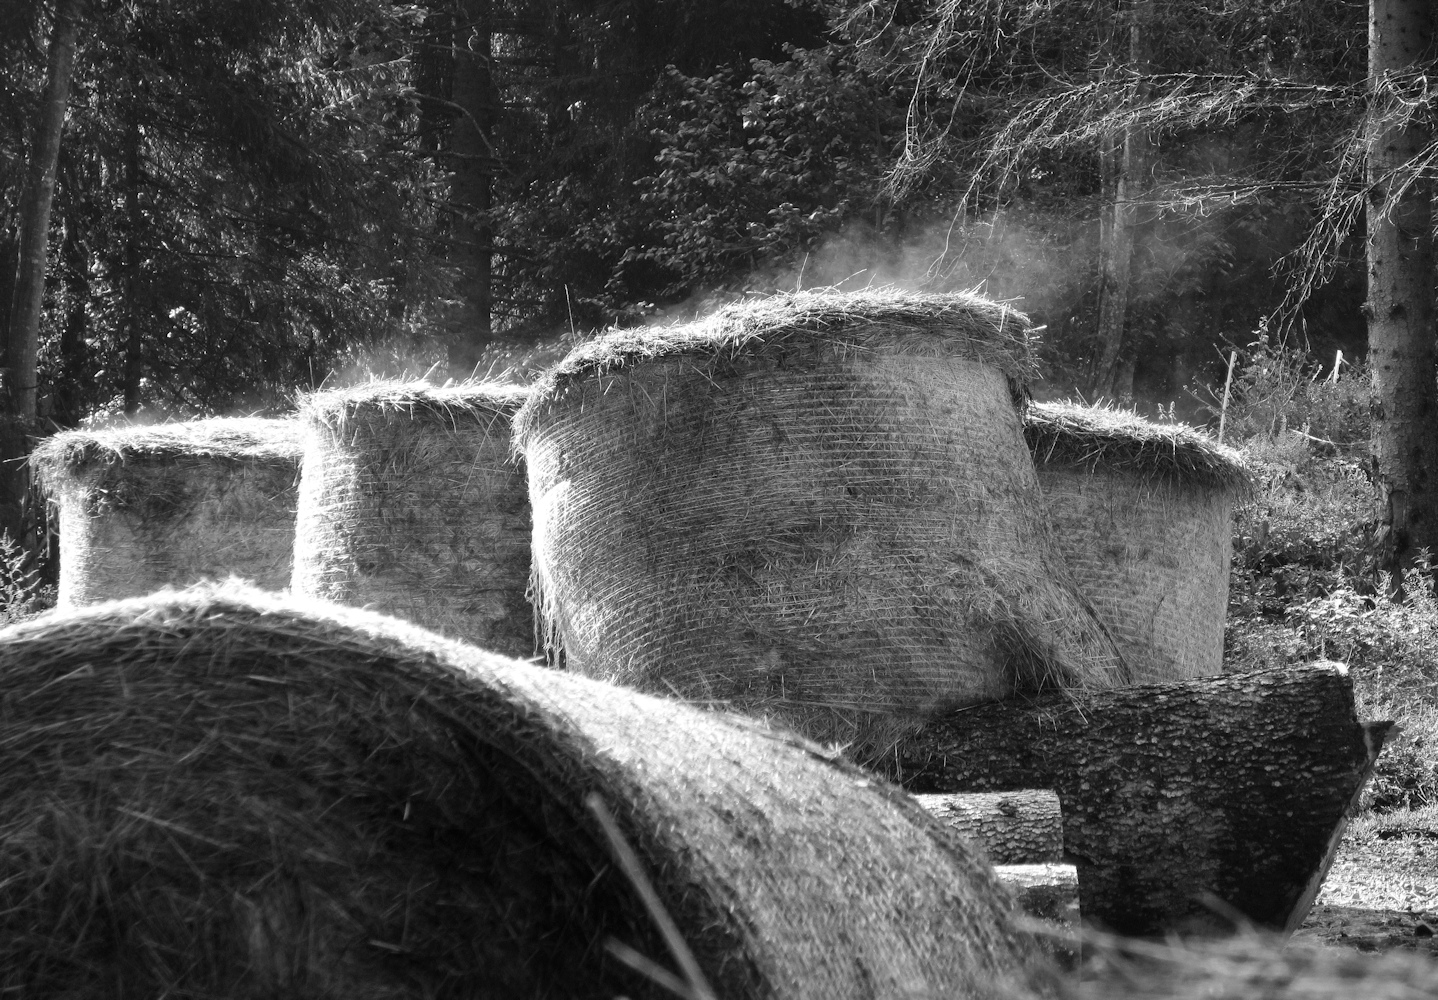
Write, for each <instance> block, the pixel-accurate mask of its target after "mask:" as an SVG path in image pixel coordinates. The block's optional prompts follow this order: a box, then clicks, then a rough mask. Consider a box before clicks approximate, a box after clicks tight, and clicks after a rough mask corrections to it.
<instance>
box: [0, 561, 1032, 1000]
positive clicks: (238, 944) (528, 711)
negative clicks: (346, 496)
mask: <svg viewBox="0 0 1438 1000" xmlns="http://www.w3.org/2000/svg"><path fill="white" fill-rule="evenodd" d="M0 691H3V692H4V696H3V699H0V733H3V734H4V736H3V740H4V748H5V753H4V754H3V756H0V801H4V802H5V806H6V808H5V811H4V814H3V815H0V990H4V991H5V992H7V993H13V994H14V995H17V996H21V995H23V996H41V995H44V996H82V995H84V996H89V995H92V994H91V992H90V991H91V990H92V989H94V988H96V987H98V985H99V984H104V987H105V990H106V993H105V995H107V996H110V995H114V996H160V995H176V996H226V997H256V998H258V997H274V996H312V997H362V998H376V997H435V996H454V997H472V996H478V997H506V998H509V997H516V998H524V997H541V996H543V997H559V996H562V997H579V998H590V997H592V998H603V1000H611V998H612V997H614V996H618V995H627V996H631V997H636V998H639V997H661V996H663V997H668V996H671V995H672V994H669V993H667V992H664V991H662V990H660V989H658V988H657V987H655V986H653V985H652V984H649V983H647V982H646V981H645V980H644V979H643V978H641V977H638V976H636V975H635V974H634V973H632V972H631V971H630V970H629V969H627V968H626V967H624V966H622V965H621V964H619V963H618V962H616V961H615V960H614V959H612V958H611V957H610V956H609V950H608V946H607V944H606V942H607V941H609V939H611V938H613V939H614V940H616V941H618V942H620V943H622V944H623V945H627V946H629V947H630V948H633V949H635V950H637V951H639V952H640V953H641V954H643V955H646V956H648V957H649V958H651V959H652V960H654V961H656V962H658V963H659V964H660V965H662V966H664V967H666V968H673V967H674V963H673V962H672V961H671V959H670V956H669V955H668V953H667V952H666V948H665V945H664V943H663V941H662V939H661V938H660V936H659V934H658V933H657V932H656V931H655V930H654V926H653V922H652V920H651V919H650V917H649V916H648V915H647V914H646V911H645V909H644V907H643V905H642V904H641V902H640V901H639V899H638V897H637V893H636V891H635V889H634V886H633V884H632V883H631V882H630V881H629V880H628V879H627V878H626V877H625V876H624V875H623V874H621V871H620V869H619V866H617V865H616V864H615V863H614V860H613V858H614V855H613V853H612V848H611V847H610V845H609V842H608V841H606V839H605V837H604V835H603V834H602V827H601V825H600V823H599V822H598V821H597V819H596V816H595V814H594V813H593V812H592V811H591V810H590V809H589V808H587V807H586V804H585V803H586V799H587V797H588V796H589V795H590V794H591V793H597V794H598V795H599V796H600V798H601V799H602V800H603V801H605V802H607V803H608V805H609V808H610V810H611V812H612V813H613V815H614V817H615V819H616V820H617V823H618V826H619V828H620V830H621V833H622V835H623V838H624V840H625V841H626V842H628V843H629V844H630V845H632V847H633V849H634V850H635V852H636V853H637V854H638V857H639V859H640V862H641V867H642V870H644V871H645V872H647V874H648V876H649V878H650V879H652V882H653V884H654V886H655V890H656V892H657V894H658V896H659V898H660V900H661V903H662V905H663V907H664V909H665V910H666V911H667V912H668V913H669V914H670V915H671V916H672V917H673V919H674V921H675V922H676V923H677V925H678V928H679V931H680V934H681V935H682V937H683V938H684V939H685V940H686V941H687V943H688V945H689V947H690V948H691V949H692V952H693V955H694V957H695V958H696V959H697V962H698V965H699V967H700V969H701V970H702V972H703V973H704V974H705V976H706V977H707V978H708V979H709V981H710V983H711V985H712V986H713V987H714V988H715V989H716V991H717V992H718V995H720V996H723V997H727V998H746V997H753V998H760V997H763V998H776V1000H783V998H801V997H803V998H810V997H812V998H815V1000H818V998H823V1000H833V998H848V997H852V998H861V997H862V998H873V997H897V996H926V997H927V996H935V997H938V996H942V997H994V996H997V995H1000V990H1001V987H1002V986H1003V984H1005V983H1007V984H1008V985H1016V982H1017V981H1018V980H1020V979H1022V978H1023V977H1024V976H1025V975H1027V972H1026V970H1025V968H1024V963H1025V958H1024V954H1025V951H1026V946H1025V945H1024V943H1023V941H1022V940H1021V939H1019V938H1017V937H1016V936H1015V933H1014V931H1013V930H1012V928H1011V925H1010V915H1011V909H1010V904H1009V903H1008V902H1007V900H1006V899H1005V897H1004V895H1003V889H1002V888H1001V887H1000V886H999V884H998V883H997V881H996V880H995V878H994V877H993V874H992V872H991V871H990V870H989V869H988V867H987V866H986V865H985V864H984V863H983V862H982V861H981V860H979V859H978V858H977V856H976V855H975V854H974V853H973V851H972V850H971V849H970V848H969V847H968V846H967V845H966V844H965V843H964V842H963V841H961V840H959V839H957V838H955V837H954V836H953V835H952V834H950V833H949V832H948V831H947V830H945V829H944V828H943V827H942V826H941V825H939V824H937V823H935V822H934V821H932V820H931V819H929V817H927V815H925V814H924V812H923V810H922V809H921V808H920V807H919V806H918V805H916V804H915V803H913V802H912V801H910V800H909V799H908V798H907V797H906V796H904V795H902V793H899V792H898V791H897V790H895V789H893V788H892V787H890V786H887V785H885V784H883V783H882V782H881V781H879V780H876V779H874V778H872V777H869V776H865V775H863V774H862V773H860V772H859V771H857V770H856V769H854V768H852V767H850V766H848V765H845V764H843V763H842V762H836V761H835V760H833V759H831V758H830V757H829V756H826V755H824V754H823V753H821V752H820V750H819V748H818V747H815V746H814V745H812V744H808V743H805V742H803V741H801V740H799V739H797V738H795V737H790V736H787V735H785V734H783V733H778V732H775V731H772V730H768V729H766V728H763V727H760V726H758V725H757V724H755V723H751V722H745V721H743V720H737V719H726V718H724V717H722V716H719V715H716V714H711V713H704V712H700V711H697V710H695V709H692V708H690V707H688V706H685V705H682V704H679V703H676V702H672V701H664V700H660V699H654V698H649V697H646V696H644V695H641V694H637V693H635V692H632V691H626V690H624V689H620V688H614V687H610V686H607V685H603V684H599V683H596V682H594V681H591V680H589V679H587V678H582V677H577V676H574V675H572V674H567V673H563V672H559V671H553V670H547V669H544V668H542V667H537V666H533V665H530V664H525V663H521V662H518V661H514V660H509V659H505V658H503V657H499V656H496V655H493V654H489V653H485V652H481V651H479V650H477V649H474V648H473V647H469V646H465V645H462V644H459V643H452V642H449V641H447V640H443V639H440V638H439V637H438V636H435V635H433V634H432V633H428V632H425V631H423V630H420V629H417V628H415V627H413V626H410V625H408V624H406V623H403V622H399V621H395V620H393V619H387V618H383V617H381V616H378V615H374V614H371V613H369V612H364V611H358V610H354V609H346V608H338V607H334V606H326V605H322V604H320V603H319V602H306V601H305V600H303V599H301V598H297V597H294V596H291V595H272V594H263V593H261V592H259V591H253V590H248V589H236V588H220V587H215V586H204V587H199V588H195V589H193V590H190V591H187V592H182V593H174V592H169V593H160V594H157V595H153V596H152V597H149V598H139V599H132V600H130V601H124V602H115V603H112V604H106V605H101V606H98V607H94V608H87V609H83V610H81V611H78V612H71V613H52V614H50V615H47V616H42V617H40V618H37V619H34V620H32V621H29V622H26V623H24V624H22V625H19V626H15V627H12V628H10V629H8V630H5V631H3V632H0Z"/></svg>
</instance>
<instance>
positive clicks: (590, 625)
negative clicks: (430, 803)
mask: <svg viewBox="0 0 1438 1000" xmlns="http://www.w3.org/2000/svg"><path fill="white" fill-rule="evenodd" d="M1031 374H1032V359H1031V351H1030V347H1029V333H1028V328H1027V325H1026V321H1025V319H1024V318H1023V316H1022V315H1020V314H1018V313H1016V312H1014V311H1013V310H1012V309H1009V308H1007V307H1006V306H1003V305H1001V304H998V303H994V302H990V301H988V300H985V299H982V298H979V297H977V296H974V295H920V294H907V293H899V292H891V291H884V292H868V293H862V294H854V295H840V294H833V293H807V294H799V295H793V296H776V297H774V298H768V299H760V300H756V301H752V302H747V303H743V304H740V305H737V306H732V307H729V308H726V309H724V310H721V311H720V312H718V313H716V314H715V315H714V316H712V317H710V318H709V319H708V320H707V321H705V322H703V323H699V324H695V325H691V326H687V327H678V328H667V329H658V330H647V331H639V332H620V333H616V334H613V335H610V336H608V337H605V338H601V339H600V340H598V341H595V342H593V343H591V344H588V345H585V346H582V347H580V348H578V349H577V350H576V351H574V352H573V353H572V354H571V355H570V356H569V358H567V359H566V360H565V361H564V362H562V363H561V364H560V365H558V366H557V367H556V368H555V369H553V370H552V371H551V372H549V373H548V374H547V375H546V376H545V378H544V379H542V380H541V381H540V382H539V383H538V385H537V386H536V388H535V391H534V393H533V395H532V396H531V398H530V401H529V402H528V403H526V405H525V406H524V408H523V409H522V410H521V411H520V412H519V414H518V415H516V417H515V441H516V447H518V448H520V449H521V450H522V452H523V454H524V456H525V459H526V461H527V463H528V466H529V477H530V495H531V498H532V502H533V504H534V520H535V524H534V579H533V584H532V591H533V593H534V595H535V598H536V605H537V608H538V611H539V614H540V615H541V618H542V622H543V628H544V629H545V631H546V633H547V642H548V644H549V645H550V647H551V649H554V648H559V649H562V651H563V654H564V657H565V662H566V663H567V664H568V665H569V666H570V667H571V668H573V669H577V670H579V671H581V672H583V673H585V674H589V675H591V676H598V677H602V678H605V679H610V680H615V681H618V682H620V683H624V684H630V685H634V686H638V687H641V688H644V689H647V690H652V691H658V692H661V693H671V692H677V693H678V694H680V695H682V696H684V697H688V698H693V699H702V700H714V701H722V702H726V703H730V704H733V705H735V706H736V707H740V708H743V709H745V710H747V711H751V712H762V713H769V714H773V715H775V716H778V717H780V718H782V719H783V720H784V721H785V722H786V723H788V724H791V725H795V726H797V727H798V728H800V729H801V730H802V731H804V732H806V733H807V734H808V735H810V736H813V737H815V738H819V739H826V740H839V741H844V742H850V741H859V742H865V743H870V744H879V743H882V742H883V741H884V740H886V739H888V738H889V737H890V735H891V734H892V732H893V731H894V730H895V729H898V728H902V727H904V726H906V725H908V724H910V723H912V722H915V721H917V720H919V719H922V718H924V717H927V716H930V715H934V714H937V713H940V712H943V711H945V710H948V709H952V708H955V707H959V706H961V705H964V704H969V703H973V702H977V701H983V700H988V699H996V698H1002V697H1004V696H1006V695H1009V694H1012V693H1014V692H1015V691H1022V690H1031V689H1036V688H1039V687H1043V686H1051V685H1065V686H1078V687H1083V686H1086V687H1106V686H1110V685H1113V684H1115V683H1118V682H1120V681H1121V680H1122V679H1123V678H1124V676H1125V675H1124V670H1123V667H1122V664H1121V662H1120V660H1119V658H1118V656H1117V655H1116V653H1115V651H1114V647H1113V644H1112V641H1111V639H1110V638H1109V637H1108V636H1107V634H1106V633H1105V632H1104V630H1103V628H1102V626H1101V625H1099V624H1098V623H1097V622H1096V621H1095V619H1094V618H1093V616H1092V614H1091V612H1090V611H1089V609H1088V608H1087V607H1085V605H1084V603H1083V602H1082V600H1081V599H1080V598H1079V597H1077V596H1076V594H1075V592H1074V591H1073V589H1072V586H1071V582H1070V580H1069V577H1068V575H1067V572H1066V571H1065V569H1064V567H1063V564H1062V562H1061V560H1060V559H1059V557H1058V555H1057V553H1056V552H1055V551H1054V550H1053V548H1052V545H1051V542H1050V540H1049V537H1048V534H1047V528H1046V526H1045V522H1044V518H1043V513H1042V507H1041V503H1042V501H1041V497H1040V494H1039V490H1038V482H1037V480H1036V478H1035V476H1034V469H1033V464H1032V462H1031V461H1030V460H1029V456H1028V453H1027V451H1026V450H1025V448H1024V444H1023V438H1022V432H1021V428H1020V424H1019V417H1018V413H1017V411H1016V409H1015V405H1014V403H1015V399H1016V397H1018V396H1020V395H1021V394H1022V393H1023V391H1024V388H1023V387H1024V382H1025V380H1026V379H1027V378H1028V377H1029V376H1030V375H1031Z"/></svg>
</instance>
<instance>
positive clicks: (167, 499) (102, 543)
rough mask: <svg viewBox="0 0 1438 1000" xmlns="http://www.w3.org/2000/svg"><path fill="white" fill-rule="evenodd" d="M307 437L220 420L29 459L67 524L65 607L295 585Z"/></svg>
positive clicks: (250, 421) (95, 440)
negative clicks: (219, 586) (206, 583)
mask: <svg viewBox="0 0 1438 1000" xmlns="http://www.w3.org/2000/svg"><path fill="white" fill-rule="evenodd" d="M301 450H302V445H301V428H300V425H299V424H298V422H296V421H294V420H287V419H278V420H271V419H264V418H259V417H238V418H215V419H210V420H194V421H188V422H184V423H171V424H154V425H150V426H143V427H142V426H136V427H114V428H108V429H105V430H94V431H90V430H77V431H64V432H61V433H59V434H56V435H54V436H53V437H50V438H48V439H46V440H45V441H43V442H42V443H41V444H40V446H39V447H38V448H37V449H36V450H35V452H34V454H33V455H32V456H31V462H32V463H33V465H34V467H35V469H36V471H37V473H38V474H39V479H40V482H41V484H42V485H43V486H44V488H45V489H46V490H47V491H48V492H49V493H50V494H51V495H52V496H53V497H54V498H55V500H56V502H57V505H58V507H59V513H60V517H59V521H60V525H59V528H60V588H59V604H60V605H61V606H62V607H74V606H78V605H82V604H92V603H94V602H96V601H103V600H109V599H113V598H118V597H131V596H137V595H140V594H148V593H149V592H151V591H152V590H155V589H157V588H159V587H163V586H167V585H176V586H183V585H185V584H187V583H192V582H194V581H197V580H200V579H204V578H207V577H215V578H218V577H226V576H231V575H234V576H240V577H244V578H247V579H249V580H251V581H253V582H254V583H256V584H258V585H259V586H262V587H266V588H270V589H274V590H279V589H282V588H284V587H288V586H289V583H290V573H291V558H292V552H293V547H294V534H295V495H296V482H297V480H298V477H299V461H300V452H301Z"/></svg>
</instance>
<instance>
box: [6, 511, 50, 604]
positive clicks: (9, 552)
mask: <svg viewBox="0 0 1438 1000" xmlns="http://www.w3.org/2000/svg"><path fill="white" fill-rule="evenodd" d="M54 606H55V588H54V587H50V586H45V585H44V584H42V583H41V581H40V576H39V574H38V573H37V572H36V570H35V567H34V564H33V560H31V559H30V558H29V556H27V555H26V553H25V550H24V549H23V548H21V547H20V545H18V544H17V543H16V542H15V540H14V539H13V538H11V537H10V535H9V533H8V532H4V533H0V625H10V624H12V623H14V622H18V621H23V620H24V619H26V618H29V617H31V616H32V615H36V614H39V613H40V612H41V611H44V610H46V609H47V608H52V607H54Z"/></svg>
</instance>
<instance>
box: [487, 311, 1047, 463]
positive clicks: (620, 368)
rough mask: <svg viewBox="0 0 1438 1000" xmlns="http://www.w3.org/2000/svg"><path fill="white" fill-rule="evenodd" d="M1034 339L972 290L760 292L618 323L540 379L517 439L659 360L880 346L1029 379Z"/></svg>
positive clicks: (708, 365)
mask: <svg viewBox="0 0 1438 1000" xmlns="http://www.w3.org/2000/svg"><path fill="white" fill-rule="evenodd" d="M1033 346H1034V342H1033V336H1032V334H1031V332H1030V326H1029V322H1028V319H1027V317H1025V316H1024V315H1023V313H1020V312H1018V311H1017V310H1015V309H1013V308H1012V307H1010V306H1007V305H1004V304H1003V303H999V302H994V301H991V300H989V299H986V298H983V297H982V296H979V295H974V294H970V293H967V292H955V293H947V294H937V293H923V292H901V291H896V290H892V289H878V290H872V291H865V292H852V293H841V292H829V291H816V292H800V293H797V294H793V295H774V296H768V297H764V298H755V299H752V300H749V301H745V302H739V303H735V304H733V305H729V306H725V307H724V308H722V309H720V310H718V311H717V312H715V313H713V314H712V315H710V316H709V317H707V318H706V319H704V320H702V321H700V322H697V323H691V324H684V325H676V326H669V327H648V328H644V329H639V330H621V331H616V332H613V333H610V334H607V335H606V336H603V337H600V338H599V339H597V340H593V341H590V342H589V343H587V344H583V345H581V346H579V347H578V348H576V349H575V350H574V351H572V352H570V354H569V356H568V357H567V358H565V359H564V360H563V361H561V362H560V363H559V364H558V365H556V366H554V367H553V368H551V369H550V370H549V371H547V372H546V373H545V374H544V376H543V377H542V378H541V379H540V380H539V381H538V383H536V385H535V386H534V389H533V395H532V397H531V401H530V403H529V405H527V406H526V407H525V408H524V409H523V410H521V411H520V414H519V415H518V416H517V417H516V419H515V437H516V439H517V440H520V439H522V438H523V437H524V435H525V433H526V429H527V426H528V415H529V414H530V413H531V412H532V411H533V409H534V408H535V407H537V406H540V405H544V404H553V403H556V402H558V401H559V400H561V399H562V398H563V397H564V396H565V394H566V390H567V389H569V388H570V387H572V386H574V385H577V384H580V383H583V382H586V381H589V380H591V379H595V378H602V377H603V376H605V375H609V374H619V373H622V372H624V371H625V370H627V369H631V368H633V367H635V366H636V365H640V364H643V363H645V362H650V361H656V360H661V359H670V358H673V359H679V358H683V359H689V360H692V361H693V362H694V364H695V367H696V368H701V369H704V370H719V371H722V370H723V368H724V367H725V366H726V364H730V363H733V362H734V361H736V360H738V359H740V358H767V359H772V360H773V361H774V362H775V363H779V364H782V363H783V362H784V360H785V358H786V357H791V356H802V355H803V354H805V353H809V352H813V351H814V350H815V349H818V350H819V351H821V352H822V351H827V352H829V353H832V354H838V355H840V356H852V355H860V356H862V355H863V354H865V353H868V352H873V351H879V350H882V351H884V352H887V353H892V354H909V355H916V356H919V357H965V358H971V359H973V360H976V361H981V362H983V363H985V364H990V365H993V366H994V367H996V368H998V369H999V370H1001V371H1002V372H1003V373H1004V374H1005V375H1006V376H1008V378H1009V380H1010V382H1011V383H1014V384H1015V385H1016V386H1023V385H1027V383H1028V382H1029V381H1030V380H1031V379H1033V378H1034V377H1035V376H1036V375H1037V368H1036V366H1035V361H1034V356H1033Z"/></svg>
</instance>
